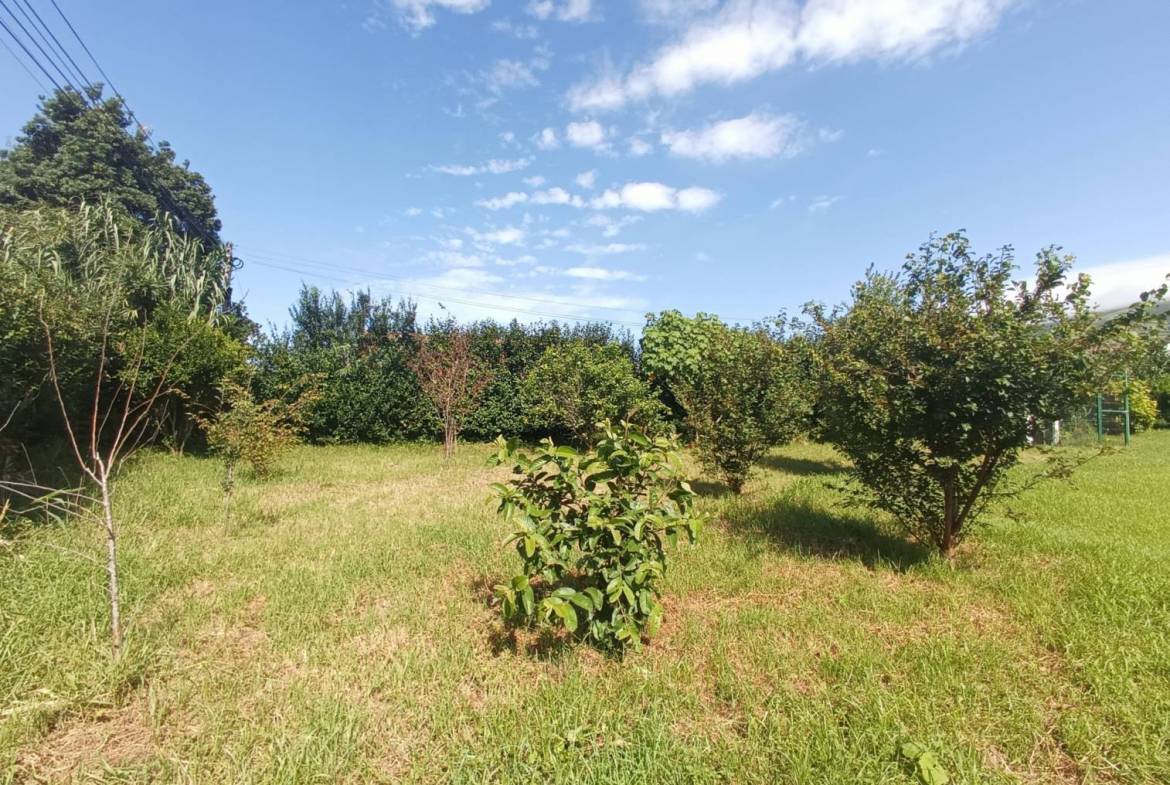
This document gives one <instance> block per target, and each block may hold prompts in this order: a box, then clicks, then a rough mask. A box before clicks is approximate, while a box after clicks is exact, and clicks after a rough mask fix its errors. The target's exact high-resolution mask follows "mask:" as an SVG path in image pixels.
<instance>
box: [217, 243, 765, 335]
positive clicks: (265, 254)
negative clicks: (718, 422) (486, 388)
mask: <svg viewBox="0 0 1170 785" xmlns="http://www.w3.org/2000/svg"><path fill="white" fill-rule="evenodd" d="M237 247H240V248H243V249H244V250H250V253H249V254H248V255H249V256H259V257H260V258H261V259H265V258H267V259H269V260H272V261H277V262H283V263H285V264H300V265H308V266H310V267H316V268H323V269H325V270H328V271H332V270H339V271H342V272H348V273H353V274H355V275H360V276H364V277H366V278H376V279H380V280H386V281H395V282H398V283H406V284H409V285H412V286H420V285H421V286H425V287H426V288H427V289H439V290H443V291H448V292H454V293H457V294H458V293H464V294H482V295H486V296H489V297H504V298H507V299H509V300H519V301H524V302H530V303H542V304H546V305H560V306H566V305H567V306H572V305H574V303H573V302H572V301H571V300H568V299H550V298H547V297H537V296H534V295H522V294H509V293H506V292H493V291H490V290H487V289H467V288H456V287H451V286H443V285H442V284H431V283H428V284H420V282H418V281H416V280H414V279H411V278H402V277H400V276H394V275H386V274H385V273H381V272H376V271H374V270H367V269H362V268H359V267H349V266H346V265H341V264H334V263H331V262H324V261H320V260H314V259H309V258H306V257H303V256H294V255H292V254H286V253H281V252H278V251H269V250H265V249H261V248H252V246H237ZM257 264H259V262H257ZM294 272H297V271H295V270H294ZM590 309H591V310H604V311H615V312H620V313H627V314H637V315H638V316H645V314H646V313H647V310H648V309H646V308H622V307H620V306H616V305H592V306H590ZM724 318H726V319H729V320H730V321H732V322H741V323H751V322H758V321H762V320H761V319H760V317H747V316H727V317H724ZM615 321H616V320H615ZM623 323H624V324H632V323H630V322H623ZM633 326H637V327H642V326H643V323H642V322H638V323H637V324H636V325H633Z"/></svg>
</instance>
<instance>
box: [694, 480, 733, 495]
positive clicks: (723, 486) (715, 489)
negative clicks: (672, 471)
mask: <svg viewBox="0 0 1170 785" xmlns="http://www.w3.org/2000/svg"><path fill="white" fill-rule="evenodd" d="M689 482H690V485H691V490H693V491H694V492H695V493H697V494H699V495H700V496H705V497H709V498H714V499H721V498H723V497H725V496H734V495H735V494H734V493H732V491H731V488H729V487H728V486H727V483H724V482H719V481H718V480H700V479H692V480H689Z"/></svg>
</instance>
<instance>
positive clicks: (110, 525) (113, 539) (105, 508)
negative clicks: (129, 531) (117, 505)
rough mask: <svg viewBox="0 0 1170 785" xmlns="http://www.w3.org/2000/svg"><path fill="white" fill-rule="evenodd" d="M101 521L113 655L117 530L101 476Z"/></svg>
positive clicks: (116, 643)
mask: <svg viewBox="0 0 1170 785" xmlns="http://www.w3.org/2000/svg"><path fill="white" fill-rule="evenodd" d="M98 485H99V486H100V488H101V492H102V522H103V523H104V524H105V527H106V588H107V590H108V591H109V595H110V636H111V643H112V647H113V650H114V656H115V657H119V656H121V654H122V603H121V601H120V599H119V594H118V532H117V529H116V528H115V527H114V509H113V505H112V504H111V503H110V478H109V477H108V476H106V475H103V476H102V477H101V481H100V482H99V483H98Z"/></svg>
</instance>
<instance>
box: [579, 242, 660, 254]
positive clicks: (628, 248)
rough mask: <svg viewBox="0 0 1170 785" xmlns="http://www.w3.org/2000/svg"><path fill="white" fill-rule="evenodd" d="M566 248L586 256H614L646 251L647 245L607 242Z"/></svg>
mask: <svg viewBox="0 0 1170 785" xmlns="http://www.w3.org/2000/svg"><path fill="white" fill-rule="evenodd" d="M565 250H566V251H572V252H573V253H579V254H584V255H585V256H612V255H613V254H621V253H633V252H634V251H645V250H646V246H645V245H644V244H643V243H605V244H603V245H581V244H574V245H568V246H565Z"/></svg>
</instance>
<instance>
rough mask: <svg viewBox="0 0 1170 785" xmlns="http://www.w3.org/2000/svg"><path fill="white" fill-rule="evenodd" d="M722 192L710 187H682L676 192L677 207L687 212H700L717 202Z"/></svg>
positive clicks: (721, 196)
mask: <svg viewBox="0 0 1170 785" xmlns="http://www.w3.org/2000/svg"><path fill="white" fill-rule="evenodd" d="M722 198H723V195H722V194H719V193H716V192H715V191H712V190H711V189H710V188H684V189H682V190H681V191H679V192H678V209H680V210H685V211H687V212H688V213H701V212H703V211H704V210H708V209H710V208H712V207H714V206H715V205H717V204H719V200H721V199H722Z"/></svg>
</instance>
